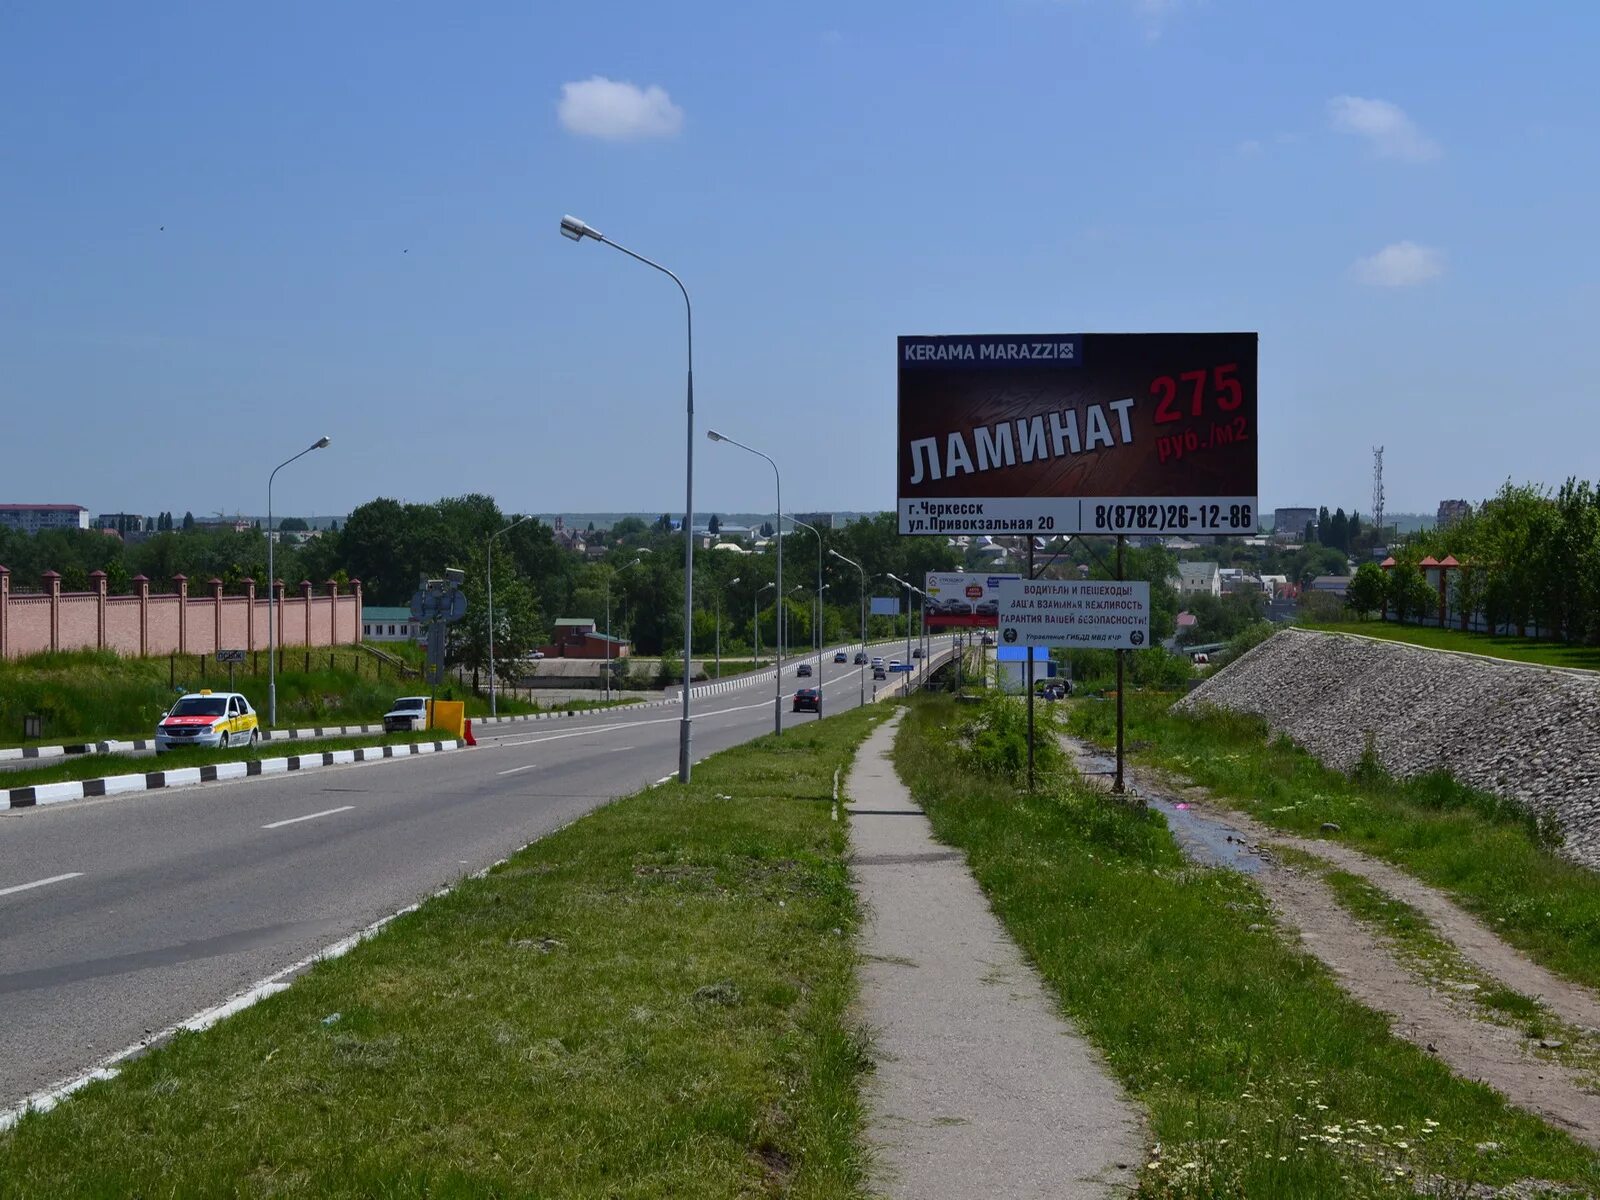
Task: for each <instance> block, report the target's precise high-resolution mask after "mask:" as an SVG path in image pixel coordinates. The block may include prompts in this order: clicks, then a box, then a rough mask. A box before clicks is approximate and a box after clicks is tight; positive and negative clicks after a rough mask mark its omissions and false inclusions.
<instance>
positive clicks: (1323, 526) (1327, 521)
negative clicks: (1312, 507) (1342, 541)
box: [1317, 504, 1333, 546]
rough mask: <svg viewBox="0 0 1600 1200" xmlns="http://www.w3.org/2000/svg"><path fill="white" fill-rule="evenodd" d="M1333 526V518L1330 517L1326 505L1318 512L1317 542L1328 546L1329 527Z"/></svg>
mask: <svg viewBox="0 0 1600 1200" xmlns="http://www.w3.org/2000/svg"><path fill="white" fill-rule="evenodd" d="M1332 524H1333V518H1332V517H1330V516H1329V515H1328V506H1327V505H1326V504H1324V505H1323V506H1322V507H1321V508H1319V509H1318V510H1317V541H1319V542H1321V543H1322V544H1323V545H1325V546H1326V545H1328V544H1329V543H1328V527H1329V526H1331V525H1332Z"/></svg>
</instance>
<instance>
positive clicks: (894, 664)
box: [889, 658, 901, 671]
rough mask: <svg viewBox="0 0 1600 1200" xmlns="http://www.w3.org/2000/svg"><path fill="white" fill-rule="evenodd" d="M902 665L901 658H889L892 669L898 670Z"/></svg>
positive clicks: (890, 668)
mask: <svg viewBox="0 0 1600 1200" xmlns="http://www.w3.org/2000/svg"><path fill="white" fill-rule="evenodd" d="M900 665H901V664H900V660H899V659H898V658H891V659H890V660H889V670H891V671H898V670H899V669H900Z"/></svg>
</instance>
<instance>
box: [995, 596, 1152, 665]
mask: <svg viewBox="0 0 1600 1200" xmlns="http://www.w3.org/2000/svg"><path fill="white" fill-rule="evenodd" d="M1000 641H1001V643H1002V644H1004V645H1012V646H1067V647H1072V648H1074V649H1086V650H1142V649H1144V648H1145V647H1146V646H1148V645H1149V644H1150V584H1149V583H1147V582H1146V581H1144V580H1142V579H1132V580H1126V581H1119V580H1114V579H1028V580H1023V579H1018V580H1015V581H1012V582H1008V583H1006V584H1005V585H1004V586H1002V587H1001V589H1000Z"/></svg>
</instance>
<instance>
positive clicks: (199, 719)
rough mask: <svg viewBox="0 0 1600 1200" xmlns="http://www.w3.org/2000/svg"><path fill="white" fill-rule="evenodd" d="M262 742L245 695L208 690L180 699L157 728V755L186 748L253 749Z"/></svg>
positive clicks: (257, 720)
mask: <svg viewBox="0 0 1600 1200" xmlns="http://www.w3.org/2000/svg"><path fill="white" fill-rule="evenodd" d="M260 738H261V721H260V719H259V718H258V717H257V716H256V710H255V709H253V708H251V707H250V701H248V700H246V699H245V698H244V695H243V693H240V692H213V691H211V690H210V689H209V688H206V689H202V690H201V691H198V692H190V693H189V694H188V695H186V696H183V697H181V698H180V699H179V700H178V702H177V703H176V704H174V705H173V706H172V708H171V709H169V710H168V711H167V714H166V715H165V716H164V717H162V718H161V721H160V723H159V724H158V725H157V726H156V753H157V754H163V753H165V752H166V751H168V750H181V749H183V748H184V747H186V746H204V747H206V748H207V749H209V750H225V749H227V748H228V747H229V746H254V745H255V744H256V742H257V741H259V740H260Z"/></svg>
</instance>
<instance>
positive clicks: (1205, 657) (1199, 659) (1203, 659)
mask: <svg viewBox="0 0 1600 1200" xmlns="http://www.w3.org/2000/svg"><path fill="white" fill-rule="evenodd" d="M1194 665H1195V666H1197V667H1208V666H1210V665H1211V656H1210V655H1209V654H1206V653H1205V652H1203V651H1202V652H1201V653H1199V654H1196V655H1195V656H1194Z"/></svg>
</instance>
